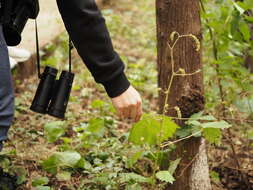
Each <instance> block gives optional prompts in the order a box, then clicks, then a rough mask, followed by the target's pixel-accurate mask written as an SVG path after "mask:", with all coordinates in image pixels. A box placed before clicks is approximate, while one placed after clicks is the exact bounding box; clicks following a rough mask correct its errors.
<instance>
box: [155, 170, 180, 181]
mask: <svg viewBox="0 0 253 190" xmlns="http://www.w3.org/2000/svg"><path fill="white" fill-rule="evenodd" d="M156 177H157V179H159V180H160V181H164V182H167V183H173V182H174V181H175V179H174V177H173V176H172V175H171V174H170V172H169V171H159V172H157V173H156Z"/></svg>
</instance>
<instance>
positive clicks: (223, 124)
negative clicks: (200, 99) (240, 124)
mask: <svg viewBox="0 0 253 190" xmlns="http://www.w3.org/2000/svg"><path fill="white" fill-rule="evenodd" d="M201 127H202V128H217V129H227V128H229V127H231V125H230V124H228V123H227V122H226V121H215V122H208V123H202V124H201Z"/></svg>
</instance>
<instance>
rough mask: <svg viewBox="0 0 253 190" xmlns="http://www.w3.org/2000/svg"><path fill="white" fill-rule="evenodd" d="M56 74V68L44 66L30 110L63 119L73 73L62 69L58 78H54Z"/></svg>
mask: <svg viewBox="0 0 253 190" xmlns="http://www.w3.org/2000/svg"><path fill="white" fill-rule="evenodd" d="M56 75H57V70H56V69H54V68H51V67H46V68H45V71H44V73H43V74H42V77H41V81H40V84H39V87H38V89H37V91H36V95H35V98H34V100H33V102H32V106H31V110H33V111H35V112H38V113H42V114H45V113H47V114H49V115H51V116H54V117H57V118H60V119H64V116H65V112H66V109H67V105H68V101H69V96H70V92H71V88H72V84H73V80H74V74H73V73H71V72H67V71H63V72H62V73H61V76H60V79H59V80H56Z"/></svg>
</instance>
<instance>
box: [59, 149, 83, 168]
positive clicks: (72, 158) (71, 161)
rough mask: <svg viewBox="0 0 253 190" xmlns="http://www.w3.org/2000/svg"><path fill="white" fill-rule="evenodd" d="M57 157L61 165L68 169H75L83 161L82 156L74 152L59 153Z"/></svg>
mask: <svg viewBox="0 0 253 190" xmlns="http://www.w3.org/2000/svg"><path fill="white" fill-rule="evenodd" d="M55 156H57V157H58V160H59V165H61V166H68V167H75V165H76V164H77V163H78V162H79V160H80V159H81V155H80V154H79V153H78V152H74V151H73V152H72V151H66V152H57V153H55Z"/></svg>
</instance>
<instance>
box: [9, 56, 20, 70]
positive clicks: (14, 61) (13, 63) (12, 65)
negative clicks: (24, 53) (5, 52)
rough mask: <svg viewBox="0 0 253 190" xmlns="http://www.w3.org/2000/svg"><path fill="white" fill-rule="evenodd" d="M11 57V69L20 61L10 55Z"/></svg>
mask: <svg viewBox="0 0 253 190" xmlns="http://www.w3.org/2000/svg"><path fill="white" fill-rule="evenodd" d="M9 59H10V67H11V69H13V68H14V67H16V65H17V64H18V62H17V61H16V60H15V59H13V58H11V57H9Z"/></svg>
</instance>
